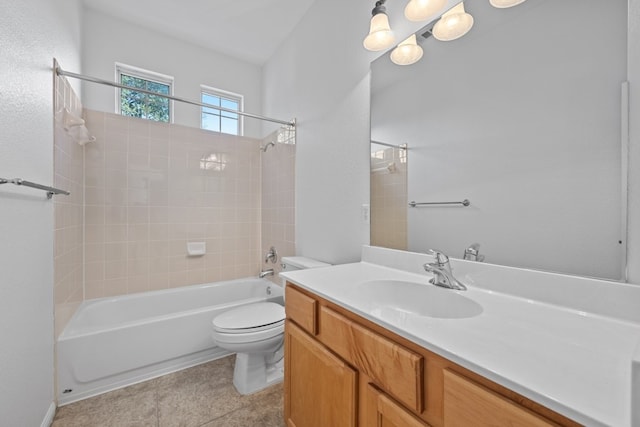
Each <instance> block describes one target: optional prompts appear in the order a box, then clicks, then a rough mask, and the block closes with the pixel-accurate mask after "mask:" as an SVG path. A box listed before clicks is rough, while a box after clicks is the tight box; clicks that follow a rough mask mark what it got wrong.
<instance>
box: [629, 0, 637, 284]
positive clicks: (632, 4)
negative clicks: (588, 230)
mask: <svg viewBox="0 0 640 427" xmlns="http://www.w3.org/2000/svg"><path fill="white" fill-rule="evenodd" d="M627 48H628V51H629V57H628V80H629V87H630V94H629V95H630V96H629V98H630V100H629V104H630V109H631V112H630V115H629V121H630V125H629V192H628V195H629V212H628V218H629V226H628V227H629V228H628V230H629V234H628V242H629V246H628V250H629V252H628V254H627V262H628V264H627V267H628V277H629V281H630V282H632V283H640V1H639V0H629V42H628V46H627Z"/></svg>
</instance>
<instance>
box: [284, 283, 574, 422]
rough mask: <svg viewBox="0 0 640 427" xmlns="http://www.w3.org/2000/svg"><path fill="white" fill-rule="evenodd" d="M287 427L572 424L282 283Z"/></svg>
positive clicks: (358, 317) (294, 287)
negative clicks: (284, 306) (283, 291)
mask: <svg viewBox="0 0 640 427" xmlns="http://www.w3.org/2000/svg"><path fill="white" fill-rule="evenodd" d="M285 292H286V299H285V301H286V313H287V319H286V325H285V383H284V387H285V420H286V422H287V426H288V427H315V426H318V427H320V426H322V427H326V426H336V427H338V426H340V427H342V426H363V427H365V426H366V427H369V426H372V427H425V426H431V427H455V426H465V427H467V426H470V425H473V426H505V427H506V426H510V427H518V426H521V427H525V426H526V427H529V426H536V427H537V426H578V425H579V424H577V423H575V422H574V421H571V420H569V419H567V418H566V417H564V416H562V415H560V414H558V413H556V412H553V411H551V410H549V409H547V408H545V407H543V406H541V405H539V404H537V403H535V402H533V401H531V400H529V399H526V398H525V397H523V396H521V395H519V394H517V393H515V392H513V391H511V390H509V389H506V388H504V387H502V386H500V385H498V384H496V383H494V382H492V381H489V380H487V379H486V378H483V377H482V376H480V375H477V374H475V373H473V372H471V371H469V370H467V369H465V368H463V367H461V366H459V365H457V364H455V363H453V362H451V361H449V360H447V359H445V358H443V357H441V356H439V355H437V354H435V353H433V352H430V351H428V350H426V349H424V348H422V347H420V346H419V345H417V344H415V343H413V342H411V341H409V340H407V339H406V338H403V337H401V336H399V335H397V334H395V333H393V332H391V331H389V330H387V329H385V328H383V327H381V326H379V325H377V324H375V323H373V322H371V321H369V320H367V319H364V318H362V317H360V316H358V315H356V314H354V313H352V312H350V311H349V310H346V309H344V308H342V307H340V306H338V305H337V304H334V303H332V302H330V301H327V300H325V299H323V298H321V297H319V296H317V295H315V294H313V293H312V292H309V291H307V290H304V289H302V288H299V287H297V286H295V285H293V284H291V283H287V286H286V288H285Z"/></svg>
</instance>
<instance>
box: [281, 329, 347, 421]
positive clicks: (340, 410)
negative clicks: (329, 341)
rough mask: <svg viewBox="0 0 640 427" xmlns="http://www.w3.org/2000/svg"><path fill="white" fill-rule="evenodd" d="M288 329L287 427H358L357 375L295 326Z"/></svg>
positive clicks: (286, 343) (286, 360)
mask: <svg viewBox="0 0 640 427" xmlns="http://www.w3.org/2000/svg"><path fill="white" fill-rule="evenodd" d="M285 329H286V331H285V346H286V347H285V354H287V355H288V357H286V358H285V372H287V373H288V374H287V377H286V379H285V381H286V383H285V388H286V390H287V391H286V395H287V397H286V398H285V419H286V421H287V425H288V426H289V427H294V426H296V427H307V426H309V427H327V426H345V427H355V426H356V407H357V375H358V373H357V372H356V371H355V370H354V369H352V368H351V367H349V366H348V365H347V364H346V363H344V362H343V361H342V360H340V359H339V358H338V357H336V356H335V355H334V354H333V353H331V352H330V351H329V350H328V349H327V348H326V347H325V346H323V345H322V344H320V343H319V342H317V341H316V340H314V339H313V338H311V337H310V336H309V335H307V334H306V333H305V332H303V331H302V329H300V328H299V327H297V326H296V325H295V324H294V323H292V322H288V323H287V326H286V328H285Z"/></svg>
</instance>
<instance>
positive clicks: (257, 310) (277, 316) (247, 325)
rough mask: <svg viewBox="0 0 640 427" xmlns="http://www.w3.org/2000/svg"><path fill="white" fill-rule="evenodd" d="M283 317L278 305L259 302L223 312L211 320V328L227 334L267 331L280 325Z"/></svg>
mask: <svg viewBox="0 0 640 427" xmlns="http://www.w3.org/2000/svg"><path fill="white" fill-rule="evenodd" d="M284 317H285V314H284V307H283V306H281V305H280V304H276V303H275V302H260V303H256V304H248V305H243V306H241V307H237V308H233V309H231V310H229V311H225V312H224V313H222V314H220V315H218V316H216V317H215V318H214V319H213V327H214V328H215V329H217V330H219V331H227V332H233V331H238V332H240V331H242V330H247V329H251V330H255V329H256V328H260V329H267V328H269V327H276V326H279V325H281V324H282V323H283V322H284Z"/></svg>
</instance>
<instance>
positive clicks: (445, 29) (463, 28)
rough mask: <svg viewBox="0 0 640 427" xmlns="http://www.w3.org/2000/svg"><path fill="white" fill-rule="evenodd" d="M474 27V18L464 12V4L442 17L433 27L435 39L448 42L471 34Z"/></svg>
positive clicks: (461, 3)
mask: <svg viewBox="0 0 640 427" xmlns="http://www.w3.org/2000/svg"><path fill="white" fill-rule="evenodd" d="M471 27H473V16H471V15H469V14H468V13H467V12H465V10H464V2H460V3H458V5H457V6H455V7H453V8H452V9H451V10H449V11H448V12H446V13H445V14H444V15H442V18H440V20H438V22H436V25H434V27H433V37H435V38H436V39H437V40H440V41H443V42H447V41H451V40H456V39H459V38H460V37H462V36H464V35H465V34H467V33H468V32H469V30H470V29H471Z"/></svg>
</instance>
